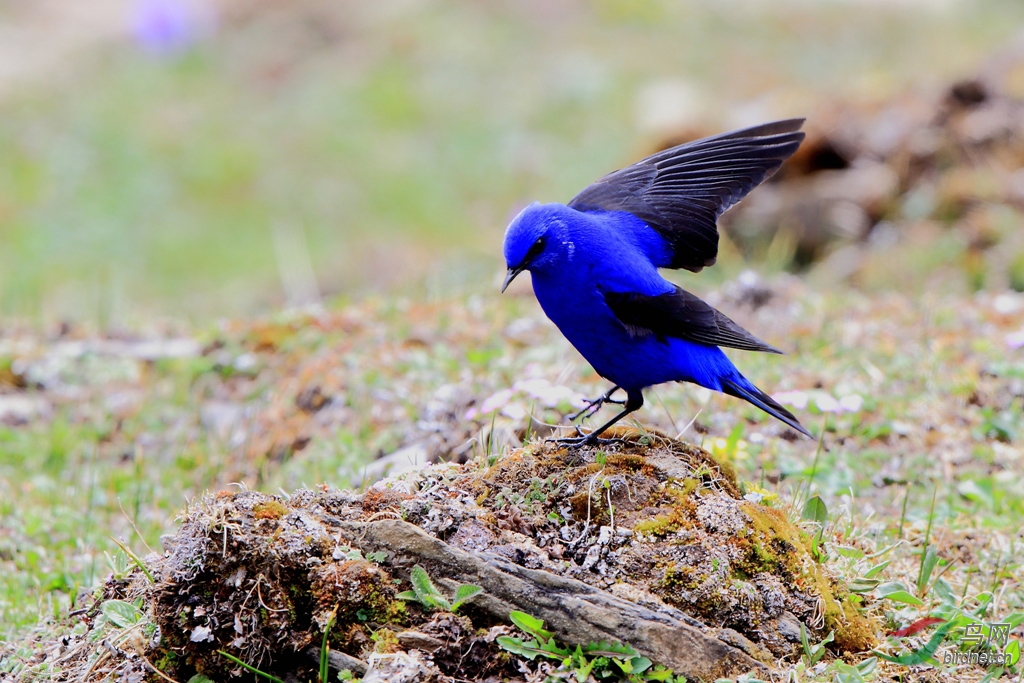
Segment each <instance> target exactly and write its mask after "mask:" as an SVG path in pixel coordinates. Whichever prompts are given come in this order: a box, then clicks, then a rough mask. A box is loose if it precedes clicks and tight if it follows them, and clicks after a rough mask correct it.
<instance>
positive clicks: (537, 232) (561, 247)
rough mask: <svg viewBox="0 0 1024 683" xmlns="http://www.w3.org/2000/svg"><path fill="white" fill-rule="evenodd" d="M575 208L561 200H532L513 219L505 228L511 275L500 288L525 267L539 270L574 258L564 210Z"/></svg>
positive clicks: (506, 257) (505, 286)
mask: <svg viewBox="0 0 1024 683" xmlns="http://www.w3.org/2000/svg"><path fill="white" fill-rule="evenodd" d="M568 211H572V209H569V208H568V207H566V206H563V205H562V204H537V203H533V204H530V205H529V206H528V207H526V208H525V209H523V210H522V211H521V212H520V213H519V215H518V216H516V217H515V218H513V219H512V222H511V223H509V226H508V229H507V230H506V231H505V244H504V246H503V250H504V252H505V265H506V266H507V267H508V275H506V276H505V282H504V284H502V286H501V291H503V292H504V291H505V289H506V288H507V287H508V286H509V283H511V282H512V280H514V279H515V278H516V276H517V275H519V273H521V272H523V271H524V270H528V271H530V272H533V273H535V272H540V271H543V270H544V269H545V268H550V267H553V266H556V265H557V264H558V263H559V262H560V261H562V260H563V259H565V258H571V256H572V253H571V252H572V250H573V248H574V247H573V244H572V241H571V240H570V239H568V234H567V233H568V224H567V222H566V218H567V217H566V216H564V215H563V214H564V213H565V212H568Z"/></svg>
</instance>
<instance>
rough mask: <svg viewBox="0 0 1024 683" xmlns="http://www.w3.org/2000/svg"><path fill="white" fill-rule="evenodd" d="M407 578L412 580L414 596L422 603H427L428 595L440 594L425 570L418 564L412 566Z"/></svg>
mask: <svg viewBox="0 0 1024 683" xmlns="http://www.w3.org/2000/svg"><path fill="white" fill-rule="evenodd" d="M409 580H410V581H411V582H412V589H413V590H414V591H416V596H417V597H418V598H419V599H420V602H423V603H424V604H427V599H428V598H429V597H435V596H438V595H441V593H440V592H439V591H438V590H437V589H436V588H435V587H434V583H433V582H432V581H431V580H430V575H429V574H427V570H426V569H424V568H423V567H421V566H419V565H416V566H415V567H413V568H412V571H411V572H410V573H409Z"/></svg>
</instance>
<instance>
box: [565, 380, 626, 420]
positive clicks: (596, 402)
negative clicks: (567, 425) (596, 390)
mask: <svg viewBox="0 0 1024 683" xmlns="http://www.w3.org/2000/svg"><path fill="white" fill-rule="evenodd" d="M616 389H618V387H616ZM616 389H612V390H611V391H609V392H608V393H607V394H604V395H603V396H598V397H597V398H595V399H584V401H586V403H587V405H586V406H585V407H584V408H583V409H582V410H580V411H579V412H575V413H573V414H572V415H570V416H569V422H572V421H574V420H575V419H577V418H578V417H580V416H581V415H584V414H585V415H586V416H587V417H590V416H591V415H593V414H594V413H596V412H597V411H598V410H600V409H601V406H603V405H604V404H605V403H614V404H615V405H619V406H622V405H626V402H625V401H624V400H621V399H617V398H612V397H611V395H612V393H614V392H615V390H616Z"/></svg>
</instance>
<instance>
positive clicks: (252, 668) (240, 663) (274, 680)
mask: <svg viewBox="0 0 1024 683" xmlns="http://www.w3.org/2000/svg"><path fill="white" fill-rule="evenodd" d="M217 654H219V655H221V656H222V657H226V658H227V659H230V660H231V661H232V662H234V663H235V664H237V665H238V666H240V667H242V668H243V669H248V670H249V671H251V672H253V673H254V674H256V675H257V676H262V677H263V678H266V679H267V680H268V681H271V682H272V683H284V681H282V680H281V679H280V678H278V677H277V676H273V675H271V674H268V673H267V672H266V671H260V670H259V669H257V668H256V667H255V666H253V665H252V664H246V663H245V662H243V661H242V660H241V659H239V658H238V657H236V656H234V655H233V654H231V653H230V652H224V650H217Z"/></svg>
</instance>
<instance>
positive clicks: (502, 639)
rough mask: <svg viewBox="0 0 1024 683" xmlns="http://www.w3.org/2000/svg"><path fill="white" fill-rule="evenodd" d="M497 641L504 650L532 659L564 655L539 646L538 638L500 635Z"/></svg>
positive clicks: (556, 657)
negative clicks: (528, 638)
mask: <svg viewBox="0 0 1024 683" xmlns="http://www.w3.org/2000/svg"><path fill="white" fill-rule="evenodd" d="M497 643H498V645H500V646H501V647H502V649H503V650H506V651H508V652H511V653H512V654H514V655H519V656H520V657H526V658H527V659H529V660H530V661H533V660H534V659H536V658H537V657H547V658H548V659H562V658H563V657H564V655H562V654H558V653H553V652H551V651H550V650H545V649H544V648H542V647H540V646H538V644H537V641H536V640H528V641H524V640H521V639H519V638H512V637H511V636H498V638H497Z"/></svg>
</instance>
